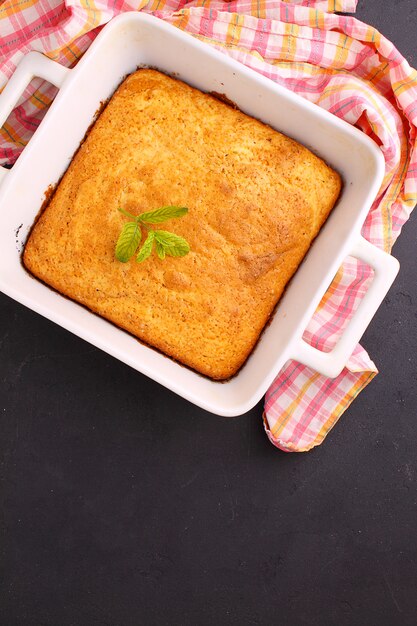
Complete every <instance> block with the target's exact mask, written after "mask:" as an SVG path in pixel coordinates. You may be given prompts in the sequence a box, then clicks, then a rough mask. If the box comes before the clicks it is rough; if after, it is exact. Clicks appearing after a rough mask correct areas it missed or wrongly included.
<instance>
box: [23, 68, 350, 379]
mask: <svg viewBox="0 0 417 626" xmlns="http://www.w3.org/2000/svg"><path fill="white" fill-rule="evenodd" d="M340 189H341V180H340V176H339V175H338V174H337V173H336V172H335V171H333V170H332V169H331V168H330V167H328V166H327V165H326V164H325V163H324V162H323V161H322V160H321V159H319V158H318V157H317V156H315V155H314V154H312V153H311V152H310V151H309V150H307V149H306V148H305V147H303V146H302V145H300V144H298V143H296V142H295V141H293V140H291V139H289V138H288V137H286V136H284V135H282V134H280V133H279V132H277V131H275V130H273V129H272V128H270V127H269V126H267V125H265V124H263V123H261V122H259V121H257V120H255V119H253V118H251V117H249V116H247V115H245V114H244V113H242V112H241V111H239V110H237V109H236V108H233V107H232V106H229V105H228V104H227V103H225V102H222V101H220V100H219V99H217V98H216V97H213V96H212V95H209V94H204V93H202V92H200V91H198V90H197V89H194V88H192V87H190V86H188V85H186V84H185V83H183V82H181V81H179V80H176V79H174V78H170V77H168V76H166V75H164V74H162V73H160V72H158V71H155V70H148V69H141V70H138V71H136V72H135V73H133V74H131V75H130V76H129V77H128V78H127V79H126V80H124V82H123V83H122V84H121V86H120V87H119V88H118V89H117V91H116V93H115V94H114V95H113V97H112V98H111V100H110V102H109V103H108V104H107V106H106V107H105V108H104V110H103V111H102V113H101V114H100V116H99V117H98V119H97V121H96V122H95V124H94V125H93V127H92V128H91V130H90V131H89V133H88V134H87V136H86V138H85V140H84V142H83V143H82V145H81V147H80V149H79V150H78V152H77V153H76V155H75V157H74V159H73V160H72V162H71V164H70V166H69V168H68V170H67V172H66V173H65V175H64V176H63V178H62V180H61V182H60V183H59V185H58V187H57V189H56V191H55V193H54V195H53V196H52V198H51V200H50V201H49V204H48V205H47V207H46V209H45V210H44V211H43V213H42V214H41V216H40V218H39V219H38V221H37V223H36V224H35V226H34V227H33V229H32V232H31V234H30V237H29V239H28V242H27V244H26V247H25V251H24V256H23V261H24V265H25V266H26V268H27V269H28V270H29V271H30V272H31V273H32V274H33V275H34V276H36V277H38V278H39V279H41V280H42V281H44V282H45V283H47V284H48V285H50V286H51V287H53V288H54V289H56V290H58V291H59V292H61V293H62V294H64V295H66V296H68V297H69V298H71V299H73V300H75V301H77V302H79V303H81V304H83V305H85V306H86V307H88V308H89V309H90V310H91V311H93V312H95V313H97V314H99V315H101V316H102V317H104V318H106V319H108V320H110V321H111V322H113V323H114V324H116V325H117V326H119V327H120V328H123V329H125V330H126V331H128V332H129V333H132V334H133V335H135V336H136V337H137V338H138V339H140V340H141V341H143V342H145V343H147V344H148V345H150V346H153V347H155V348H157V349H158V350H161V351H162V352H163V353H165V354H166V355H168V356H170V357H172V358H173V359H175V360H177V361H179V362H181V363H183V364H185V365H187V366H189V367H191V368H193V369H194V370H196V371H198V372H200V373H202V374H204V375H207V376H209V377H210V378H212V379H216V380H222V379H227V378H229V377H231V376H232V375H234V374H235V373H236V372H237V371H238V370H239V368H240V367H241V366H242V365H243V363H244V362H245V360H246V359H247V357H248V356H249V354H250V353H251V351H252V350H253V348H254V346H255V344H256V342H257V340H258V338H259V336H260V334H261V332H262V329H263V328H264V326H265V324H266V323H267V321H268V319H269V318H270V316H271V314H272V312H273V310H274V307H275V306H276V304H277V302H278V300H279V299H280V297H281V295H282V293H283V291H284V289H285V286H286V285H287V283H288V281H289V280H290V278H291V277H292V276H293V274H294V272H295V271H296V270H297V268H298V266H299V265H300V263H301V261H302V260H303V258H304V256H305V254H306V252H307V250H308V249H309V247H310V245H311V243H312V241H313V239H314V238H315V237H316V235H317V234H318V232H319V230H320V228H321V226H322V224H323V223H324V222H325V220H326V218H327V216H328V215H329V212H330V211H331V209H332V208H333V206H334V204H335V202H336V200H337V198H338V196H339V193H340ZM166 205H178V206H184V207H188V209H189V211H188V214H187V215H185V216H184V217H181V219H171V220H169V221H168V222H166V223H164V224H163V226H161V228H164V229H166V230H169V231H171V232H173V233H176V234H178V235H180V236H182V237H184V238H185V239H186V240H187V241H188V243H189V244H190V247H191V251H190V252H189V253H188V254H187V255H186V256H184V257H182V258H174V257H168V256H167V257H166V258H165V259H163V260H161V259H159V258H158V257H157V255H156V254H155V253H153V254H152V255H151V256H150V257H149V258H148V259H147V260H146V261H144V262H143V263H137V262H136V261H135V259H134V258H133V259H132V260H131V261H130V262H128V263H121V262H120V261H118V260H117V259H116V257H115V244H116V242H117V239H118V236H119V234H120V232H121V230H122V228H123V225H124V224H125V223H126V221H127V220H126V217H125V216H124V215H122V214H121V213H120V212H119V211H118V208H119V207H122V208H124V209H125V210H126V211H129V212H130V213H133V214H135V215H137V214H139V213H142V212H144V211H150V210H153V209H156V208H158V207H161V206H166Z"/></svg>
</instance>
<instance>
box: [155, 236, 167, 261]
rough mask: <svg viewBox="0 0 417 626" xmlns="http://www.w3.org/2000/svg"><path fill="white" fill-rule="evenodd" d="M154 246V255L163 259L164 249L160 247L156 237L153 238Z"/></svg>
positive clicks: (160, 244)
mask: <svg viewBox="0 0 417 626" xmlns="http://www.w3.org/2000/svg"><path fill="white" fill-rule="evenodd" d="M155 246H156V254H157V255H158V257H159V258H160V259H165V248H164V246H163V245H162V243H160V242H159V241H158V240H157V238H156V236H155Z"/></svg>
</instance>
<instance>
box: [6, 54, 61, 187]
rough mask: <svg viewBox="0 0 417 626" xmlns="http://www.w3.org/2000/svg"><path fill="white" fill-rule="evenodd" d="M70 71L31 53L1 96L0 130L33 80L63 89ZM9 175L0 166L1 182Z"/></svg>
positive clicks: (18, 67)
mask: <svg viewBox="0 0 417 626" xmlns="http://www.w3.org/2000/svg"><path fill="white" fill-rule="evenodd" d="M70 71H71V70H69V69H68V68H66V67H64V66H63V65H60V64H59V63H56V62H55V61H52V60H51V59H49V58H48V57H46V56H45V55H43V54H41V53H40V52H29V53H28V54H27V55H26V56H24V57H23V59H22V60H21V62H20V63H19V65H18V66H17V67H16V69H15V71H14V74H13V75H12V76H11V78H10V79H9V81H8V83H7V85H6V86H5V88H4V89H3V91H2V92H1V94H0V128H1V126H3V124H4V122H5V121H6V120H7V118H8V117H9V115H10V113H11V112H12V111H13V109H14V107H15V106H16V104H17V102H18V101H19V98H20V97H21V96H22V94H23V92H24V91H25V89H26V87H27V86H28V84H29V83H30V81H31V80H32V78H35V77H36V78H43V79H44V80H47V81H48V82H50V83H52V84H53V85H55V86H56V87H61V86H62V84H63V82H64V80H65V79H66V77H67V76H68V74H69V72H70ZM7 173H8V170H7V169H6V168H5V167H1V166H0V182H1V181H2V179H3V178H4V177H5V176H7Z"/></svg>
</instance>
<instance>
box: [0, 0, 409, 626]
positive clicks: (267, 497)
mask: <svg viewBox="0 0 417 626" xmlns="http://www.w3.org/2000/svg"><path fill="white" fill-rule="evenodd" d="M416 11H417V9H416V5H415V2H414V0H408V1H407V0H405V1H403V2H392V3H389V6H388V3H382V2H378V0H374V1H367V2H365V1H363V2H362V3H361V4H360V7H359V12H358V16H359V17H360V18H361V19H363V20H365V21H367V22H370V23H372V24H374V25H376V26H377V27H379V29H380V30H381V31H382V32H384V33H386V34H387V35H389V36H390V37H391V38H392V39H393V40H394V41H395V42H396V44H397V46H398V47H399V48H400V50H401V51H402V52H403V53H404V54H405V56H406V57H407V58H408V60H409V61H410V62H412V63H413V64H414V65H416V61H417V48H416V43H415V42H416V38H415V33H416V26H417V17H416ZM416 243H417V214H414V216H413V217H412V219H411V220H410V222H409V223H408V224H407V225H406V227H405V228H404V232H403V234H402V236H401V238H400V239H399V241H398V243H397V244H396V246H395V248H394V253H395V255H396V256H397V257H398V258H399V259H400V261H401V264H402V268H401V273H400V275H399V277H398V279H397V281H396V283H395V285H394V287H393V288H392V290H391V292H390V294H389V297H388V298H387V300H386V301H385V302H384V304H383V306H382V307H381V309H380V311H379V312H378V314H377V316H376V317H375V318H374V320H373V322H372V324H371V326H370V328H369V329H368V331H367V333H366V335H365V337H364V339H363V344H364V345H365V347H366V348H367V349H368V350H369V352H370V354H371V355H372V356H373V358H374V360H375V361H376V363H377V364H378V366H379V369H380V375H379V376H377V378H376V379H375V380H374V381H373V382H372V384H371V385H370V386H368V387H367V388H366V389H365V391H364V392H363V393H362V394H361V395H360V396H359V397H358V398H357V399H356V401H355V402H354V404H353V405H352V406H351V408H350V409H349V410H348V412H347V413H346V414H345V415H344V416H343V418H342V419H341V420H340V422H339V423H338V425H337V426H336V427H335V429H334V430H333V431H332V433H330V435H329V436H328V438H327V440H326V441H325V443H324V444H323V445H322V446H321V447H320V448H317V449H315V450H314V451H312V452H310V453H308V454H304V455H296V454H293V455H288V454H284V453H281V452H279V451H277V450H276V449H275V448H273V447H272V446H271V444H270V443H269V442H268V440H267V438H266V436H265V435H264V433H263V429H262V424H261V405H259V406H258V407H256V408H255V409H254V410H252V411H251V412H250V413H249V414H247V415H245V416H242V417H240V418H236V419H229V420H228V419H224V418H219V417H214V416H212V415H209V414H207V413H205V412H203V411H201V410H199V409H197V408H195V407H193V406H192V405H190V404H188V403H187V402H186V401H184V400H181V399H180V398H177V397H176V396H174V395H173V394H171V393H170V392H168V391H166V390H164V389H163V388H162V387H160V386H158V385H157V384H155V383H153V382H151V381H149V380H148V379H147V378H145V377H143V376H141V375H138V374H137V373H135V372H134V371H133V370H131V369H129V368H128V367H126V366H124V365H122V364H121V363H119V362H117V361H115V360H114V359H112V358H111V357H109V356H107V355H106V354H104V353H102V352H100V351H98V350H96V349H94V348H92V347H91V346H89V345H88V344H86V343H84V342H83V341H81V340H80V339H77V338H76V337H74V336H72V335H70V334H69V333H67V332H66V331H64V330H62V329H60V328H58V327H57V326H55V325H53V324H51V323H49V322H48V321H46V320H44V319H42V318H41V317H39V316H37V315H35V314H34V313H31V312H30V311H29V310H27V309H25V308H23V307H22V306H20V305H18V304H16V303H14V302H12V301H11V300H9V299H8V298H6V297H4V296H1V297H0V416H1V438H0V448H1V457H0V459H1V479H2V483H1V485H2V487H1V496H0V497H1V510H2V526H3V528H4V533H3V535H2V541H1V551H2V558H1V568H2V587H1V597H0V624H2V625H7V626H14V625H28V626H32V625H33V626H70V625H71V626H89V625H100V626H119V625H120V626H137V625H146V626H147V625H149V626H153V625H155V626H162V625H167V626H172V625H174V626H177V625H181V626H182V625H184V626H189V625H190V626H191V625H192V626H194V625H198V626H199V625H202V626H205V625H211V624H216V625H220V626H223V625H229V624H233V625H239V626H244V625H246V624H247V625H251V624H259V625H268V626H269V625H270V624H283V625H289V626H299V625H301V624H303V625H304V624H307V625H310V624H312V625H317V626H333V625H336V624H337V625H338V626H344V625H346V626H348V625H349V626H351V625H355V626H362V625H363V626H373V625H386V624H387V625H392V626H397V625H401V626H402V625H406V626H408V625H410V626H411V625H415V624H416V623H417V488H416V479H417V475H416V473H417V458H416V457H417V445H416V444H417V423H416V418H417V385H416V380H417V337H416V336H417V317H416V303H417V281H416V275H417V262H416Z"/></svg>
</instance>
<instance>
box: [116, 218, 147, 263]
mask: <svg viewBox="0 0 417 626" xmlns="http://www.w3.org/2000/svg"><path fill="white" fill-rule="evenodd" d="M141 239H142V231H141V228H140V224H139V223H138V222H127V223H126V224H125V225H124V226H123V229H122V232H121V233H120V235H119V239H118V240H117V244H116V259H117V260H118V261H121V262H122V263H127V262H128V261H129V259H131V258H132V256H133V255H134V254H135V252H136V250H137V247H138V245H139V243H140V240H141Z"/></svg>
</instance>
